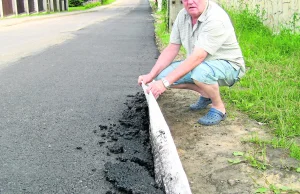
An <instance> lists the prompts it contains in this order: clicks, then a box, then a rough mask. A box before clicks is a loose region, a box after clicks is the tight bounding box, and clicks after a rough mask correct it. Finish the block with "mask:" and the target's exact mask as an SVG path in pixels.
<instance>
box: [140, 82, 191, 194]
mask: <svg viewBox="0 0 300 194" xmlns="http://www.w3.org/2000/svg"><path fill="white" fill-rule="evenodd" d="M142 87H143V90H144V94H145V96H146V99H147V103H148V108H149V119H150V141H151V146H152V153H153V158H154V170H155V180H156V182H157V183H158V184H159V185H161V186H162V187H164V189H165V192H166V194H191V193H192V192H191V189H190V186H189V182H188V179H187V176H186V174H185V172H184V170H183V167H182V164H181V161H180V158H179V155H178V153H177V150H176V146H175V144H174V141H173V138H172V136H171V133H170V129H169V127H168V125H167V123H166V121H165V119H164V117H163V114H162V112H161V110H160V108H159V106H158V103H157V101H156V99H155V98H154V96H153V95H152V94H151V93H150V94H147V92H146V89H147V86H146V85H144V84H142Z"/></svg>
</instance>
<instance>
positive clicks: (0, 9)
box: [0, 0, 4, 18]
mask: <svg viewBox="0 0 300 194" xmlns="http://www.w3.org/2000/svg"><path fill="white" fill-rule="evenodd" d="M0 16H1V18H4V15H3V6H2V0H0Z"/></svg>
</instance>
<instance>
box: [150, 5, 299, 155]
mask: <svg viewBox="0 0 300 194" xmlns="http://www.w3.org/2000/svg"><path fill="white" fill-rule="evenodd" d="M227 12H228V13H229V15H230V17H231V19H232V22H233V25H234V27H235V31H236V35H237V38H238V40H239V43H240V46H241V49H242V52H243V55H244V58H245V61H246V67H247V72H246V75H245V77H243V78H242V79H241V81H240V82H239V83H238V84H236V86H234V87H232V88H222V89H221V93H222V98H223V99H224V100H225V101H226V102H227V103H229V104H233V105H235V106H236V107H237V108H238V109H240V110H242V111H244V112H245V113H247V114H248V115H249V116H250V117H251V118H253V119H256V120H257V121H259V122H263V123H266V124H267V125H268V126H269V127H270V128H271V129H274V139H273V140H272V141H270V144H272V145H273V146H274V147H283V148H287V149H289V150H290V152H291V156H292V157H294V158H296V159H299V160H300V148H299V146H298V145H297V144H296V143H294V141H293V138H294V137H297V136H300V81H299V79H300V76H299V75H300V34H294V33H293V32H292V31H291V30H287V29H282V31H281V32H280V33H279V34H274V33H273V32H272V31H271V30H270V29H269V28H267V27H266V26H264V25H263V23H262V19H261V18H260V16H259V15H261V14H258V13H255V12H251V11H249V10H248V9H247V8H246V9H244V10H241V11H236V10H227ZM158 15H159V16H160V18H161V19H160V20H158V22H157V23H156V24H155V29H156V34H157V37H158V38H159V39H160V40H161V42H163V43H164V44H165V45H166V44H167V43H168V40H169V33H168V31H167V27H166V26H167V25H166V24H165V23H164V21H165V19H164V18H163V17H164V16H165V14H164V13H163V12H160V13H158Z"/></svg>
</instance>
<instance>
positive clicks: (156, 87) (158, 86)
mask: <svg viewBox="0 0 300 194" xmlns="http://www.w3.org/2000/svg"><path fill="white" fill-rule="evenodd" d="M166 89H167V88H166V87H165V86H164V84H163V82H162V81H161V80H159V81H156V82H152V83H150V84H149V86H148V88H147V92H148V93H149V92H150V91H151V93H152V94H153V96H154V97H155V99H157V98H158V97H159V95H161V94H162V93H164V91H166Z"/></svg>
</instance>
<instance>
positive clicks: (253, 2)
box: [215, 0, 300, 32]
mask: <svg viewBox="0 0 300 194" xmlns="http://www.w3.org/2000/svg"><path fill="white" fill-rule="evenodd" d="M215 1H216V2H218V3H219V4H221V5H223V6H225V7H229V8H230V7H232V8H234V9H241V8H243V7H245V5H246V4H247V5H248V7H249V9H250V10H255V9H257V6H259V8H260V10H261V12H262V10H265V12H266V16H265V17H266V21H264V23H265V24H266V25H267V26H269V27H271V28H272V29H273V30H274V32H277V31H279V29H280V27H281V26H282V25H283V26H286V27H290V28H292V27H296V29H297V32H300V19H298V21H296V23H294V25H293V24H291V22H292V20H293V16H294V14H298V18H300V0H244V1H242V0H215Z"/></svg>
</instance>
